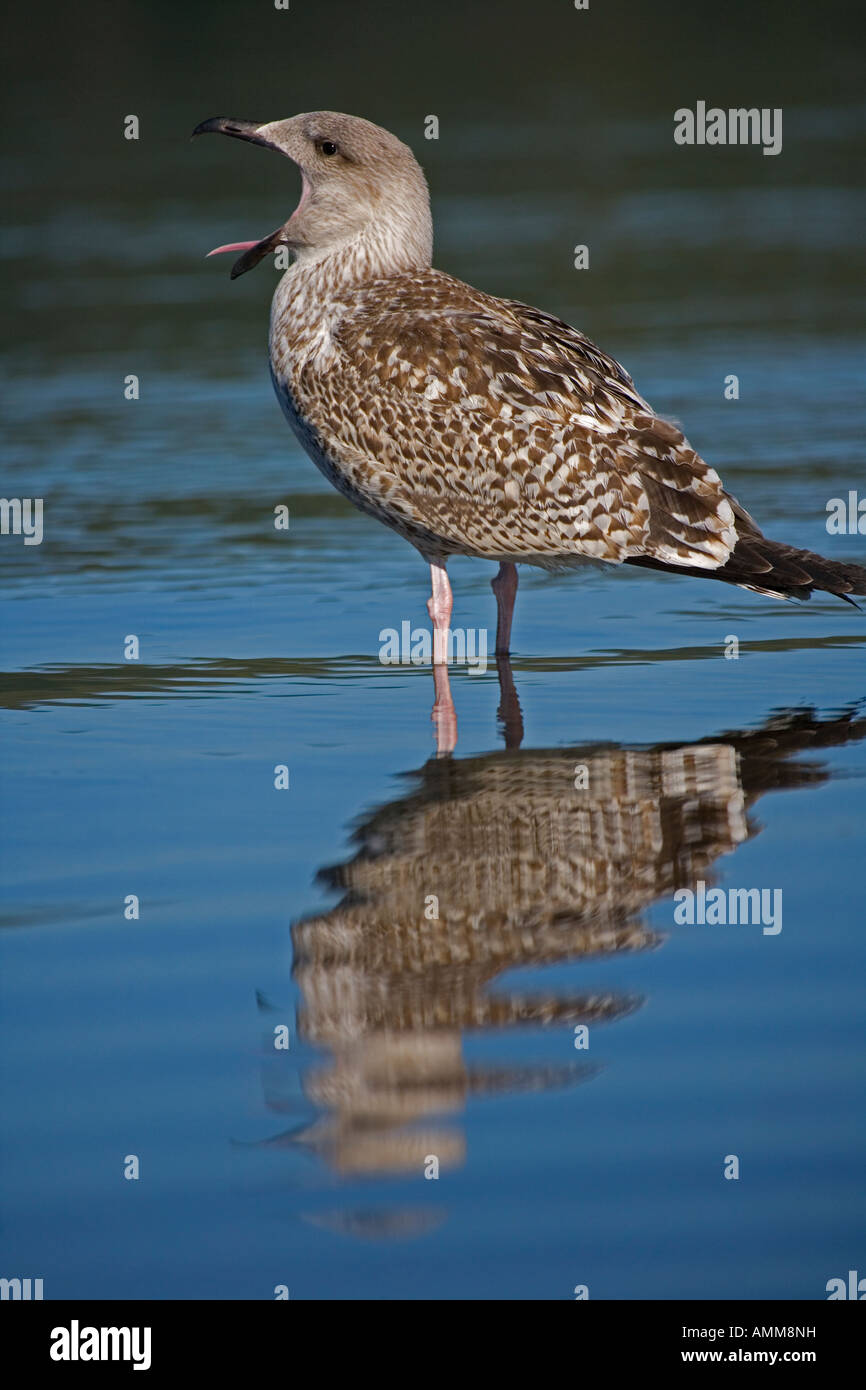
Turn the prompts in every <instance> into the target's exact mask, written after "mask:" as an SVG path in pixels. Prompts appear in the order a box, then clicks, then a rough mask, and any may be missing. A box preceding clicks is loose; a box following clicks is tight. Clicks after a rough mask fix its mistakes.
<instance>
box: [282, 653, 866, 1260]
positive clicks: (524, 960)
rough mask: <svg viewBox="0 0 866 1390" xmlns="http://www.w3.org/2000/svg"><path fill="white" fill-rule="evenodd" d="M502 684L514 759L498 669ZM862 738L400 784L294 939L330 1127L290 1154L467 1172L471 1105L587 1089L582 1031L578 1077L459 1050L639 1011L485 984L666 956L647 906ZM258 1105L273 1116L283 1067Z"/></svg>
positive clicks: (314, 1071)
mask: <svg viewBox="0 0 866 1390" xmlns="http://www.w3.org/2000/svg"><path fill="white" fill-rule="evenodd" d="M503 666H505V669H503ZM500 681H501V686H502V704H501V708H500V713H501V715H502V717H503V722H504V724H505V733H506V741H507V742H510V743H512V744H514V743H515V742H519V737H520V733H521V729H520V722H519V705H518V704H517V697H516V694H515V692H514V687H513V682H512V680H511V671H510V668H508V667H507V663H501V664H500ZM864 734H866V719H864V718H861V717H858V716H857V712H856V711H854V710H850V709H849V710H847V711H846V712H844V713H841V714H839V715H837V716H835V717H830V718H821V717H820V716H819V715H818V714H817V713H816V712H815V711H813V710H811V709H797V710H785V711H782V712H779V713H778V714H776V715H774V716H773V717H772V718H770V719H769V720H767V722H765V723H764V724H763V725H762V726H761V727H759V728H757V729H755V730H752V731H737V732H730V733H722V734H719V735H717V736H713V737H709V738H706V739H701V740H698V741H696V742H693V743H682V744H659V745H656V746H652V747H623V746H619V745H617V744H608V745H601V744H592V745H584V746H575V747H572V748H551V749H526V750H520V749H518V748H517V747H516V746H512V747H511V748H507V749H506V750H502V751H499V752H494V753H490V754H486V755H483V756H480V757H468V758H463V759H455V758H442V757H434V758H432V759H430V760H429V761H428V762H427V763H425V765H424V766H423V767H421V768H420V769H418V770H417V771H416V772H413V773H410V774H407V775H406V781H407V783H408V785H407V787H406V789H405V791H404V792H403V794H402V795H401V796H399V797H398V798H397V799H395V800H393V801H391V802H389V803H388V804H387V805H383V806H380V807H379V808H378V809H376V810H374V811H372V812H371V813H369V814H367V815H366V816H365V817H364V818H363V820H362V821H361V823H359V824H358V825H357V827H356V828H355V830H354V833H353V837H352V838H353V843H354V847H355V852H354V854H353V855H352V857H351V858H349V859H347V860H346V861H345V862H343V863H341V864H338V865H335V866H333V867H330V868H326V869H323V870H322V871H321V872H320V873H319V876H318V877H319V881H320V882H321V883H323V884H324V885H326V886H327V887H328V888H329V889H333V890H336V891H337V892H339V893H340V894H341V895H342V896H341V898H340V901H339V902H338V903H337V904H336V906H334V907H333V908H331V909H330V910H329V911H327V912H323V913H320V914H317V915H315V916H311V917H307V918H305V919H303V920H301V921H298V922H296V923H295V924H294V926H293V928H292V937H293V943H294V960H295V964H294V972H295V976H296V979H297V982H298V985H299V987H300V992H301V1000H302V1002H301V1005H300V1008H299V1017H298V1030H299V1033H300V1036H301V1037H302V1038H303V1039H304V1040H305V1042H307V1043H308V1044H311V1045H313V1046H314V1047H315V1048H316V1049H320V1050H321V1051H322V1052H323V1053H325V1054H327V1060H320V1061H317V1062H316V1063H315V1064H313V1065H310V1066H309V1067H308V1068H307V1069H306V1070H305V1074H304V1076H303V1078H302V1084H303V1089H304V1092H305V1095H306V1098H307V1101H308V1102H309V1103H311V1104H312V1105H313V1106H315V1107H316V1109H317V1111H318V1112H319V1113H318V1116H317V1117H316V1118H315V1119H313V1120H312V1121H311V1122H309V1123H304V1124H302V1126H301V1127H300V1128H296V1129H294V1130H292V1131H291V1132H290V1133H289V1134H286V1135H283V1136H280V1140H281V1141H282V1142H288V1143H291V1144H292V1145H300V1146H303V1147H304V1148H305V1149H306V1150H307V1151H308V1152H312V1153H314V1154H316V1155H317V1156H318V1157H319V1158H320V1159H321V1160H323V1161H324V1162H325V1163H326V1164H327V1165H328V1166H329V1167H330V1168H332V1169H333V1170H335V1171H337V1172H339V1173H340V1174H342V1175H344V1176H347V1175H353V1176H358V1175H374V1174H391V1175H393V1174H406V1175H409V1174H417V1175H419V1176H420V1175H421V1174H422V1172H423V1170H424V1164H425V1160H426V1159H427V1157H428V1155H436V1156H437V1157H438V1159H439V1163H440V1164H441V1166H442V1168H443V1169H447V1168H448V1167H449V1166H450V1167H454V1166H459V1165H460V1164H461V1163H462V1162H463V1160H464V1157H465V1140H464V1136H463V1132H462V1128H461V1127H460V1126H459V1125H458V1124H457V1123H455V1121H454V1117H455V1116H457V1115H458V1114H459V1113H460V1112H461V1111H463V1110H465V1108H466V1105H467V1102H468V1100H469V1098H470V1097H472V1098H474V1097H481V1096H486V1095H491V1094H495V1093H497V1092H503V1091H507V1092H515V1091H520V1090H538V1089H547V1088H550V1087H555V1086H569V1085H572V1084H574V1083H576V1082H578V1081H581V1080H583V1079H586V1078H587V1077H589V1076H591V1075H592V1068H590V1067H587V1066H586V1065H581V1064H580V1063H579V1062H578V1061H577V1058H578V1056H580V1055H581V1054H578V1053H576V1052H574V1050H573V1048H572V1047H571V1039H570V1036H568V1037H565V1036H564V1038H563V1057H564V1058H565V1057H570V1058H572V1059H574V1061H573V1062H571V1063H568V1062H564V1063H563V1064H562V1065H555V1066H545V1065H535V1064H531V1063H529V1064H519V1063H516V1064H515V1065H513V1066H510V1065H506V1066H503V1067H498V1068H497V1067H488V1066H477V1067H476V1066H472V1065H470V1064H469V1063H467V1061H466V1060H465V1058H464V1055H463V1042H464V1037H465V1035H467V1034H471V1033H473V1032H476V1033H477V1032H482V1031H489V1030H493V1029H501V1030H506V1029H516V1028H518V1027H528V1028H539V1027H542V1028H552V1027H553V1028H559V1029H561V1030H563V1033H564V1034H566V1033H567V1034H569V1035H570V1034H571V1031H572V1030H573V1028H574V1026H575V1025H578V1024H588V1025H590V1026H591V1027H592V1028H594V1027H595V1025H600V1024H607V1023H611V1022H613V1021H615V1020H616V1019H619V1018H622V1017H623V1016H624V1015H626V1014H629V1013H631V1012H632V1011H633V1010H634V1009H636V1008H637V1007H638V1006H639V1005H640V1003H641V1002H642V1000H641V999H640V998H638V997H635V996H632V995H626V994H624V993H619V992H617V991H606V990H604V989H599V988H594V989H586V990H585V991H578V992H572V991H567V990H552V989H545V988H544V987H543V984H542V985H540V986H536V987H533V988H524V987H522V986H521V987H516V986H515V987H511V988H505V989H502V988H500V989H494V988H492V986H493V984H494V982H495V981H496V979H497V977H498V976H500V975H501V974H502V973H503V972H505V971H508V970H515V969H518V968H520V969H525V968H526V967H530V966H535V967H540V966H545V965H552V964H554V963H563V962H574V961H577V960H580V959H590V958H595V959H598V958H600V957H601V958H607V957H613V956H614V955H617V954H619V953H621V952H628V951H645V950H648V949H649V948H651V947H654V946H658V945H659V944H660V943H661V941H662V940H663V938H662V937H660V936H659V935H658V934H657V933H655V932H653V931H651V930H649V929H648V928H647V926H646V925H645V924H644V922H643V921H642V915H643V914H644V913H645V911H646V909H648V908H649V907H650V906H651V905H652V904H653V903H654V902H656V901H657V900H659V899H664V898H667V897H671V896H672V895H673V893H674V892H675V891H676V890H677V889H679V888H682V887H689V886H694V884H695V882H696V880H698V879H703V880H704V881H705V882H706V883H707V884H708V885H709V884H711V883H712V882H713V872H712V869H713V865H714V864H715V862H716V860H718V859H719V858H720V857H721V856H722V855H725V854H730V853H731V852H732V851H733V850H735V849H736V848H737V847H738V846H739V845H741V844H743V843H744V842H745V841H747V840H749V839H750V838H752V837H753V836H754V835H755V834H756V833H757V832H758V830H759V828H760V827H759V825H758V823H757V822H756V820H755V819H754V818H753V816H752V815H751V812H752V808H753V807H754V804H755V802H756V801H757V800H758V798H759V797H760V796H762V795H763V794H764V793H765V792H767V791H780V790H785V789H793V788H801V787H806V786H809V785H814V784H818V783H821V782H823V781H825V780H826V779H827V777H828V776H829V773H828V772H827V770H826V767H825V766H824V765H822V764H821V763H820V762H819V761H816V760H814V759H811V760H805V761H804V760H802V759H801V758H800V756H799V755H801V754H804V753H808V752H809V751H810V750H811V751H814V750H820V749H822V748H830V747H833V746H834V745H839V744H843V743H846V742H848V741H852V740H857V739H860V738H862V737H863V736H864ZM455 865H457V866H458V868H457V870H456V871H455ZM290 1057H291V1054H286V1057H285V1063H286V1065H288V1066H289V1067H290V1066H291V1065H292V1061H291V1060H290ZM284 1079H287V1078H285V1077H284ZM268 1090H269V1091H270V1093H271V1095H270V1097H269V1098H270V1099H273V1098H274V1076H273V1073H272V1072H270V1073H269V1081H268ZM277 1090H279V1082H277ZM274 1108H276V1109H279V1108H280V1106H279V1104H278V1103H277V1104H275V1105H274ZM443 1117H446V1118H445V1119H443ZM447 1117H450V1122H449V1120H448V1118H447ZM265 1142H274V1141H273V1140H271V1141H265ZM346 1219H347V1220H348V1219H349V1218H348V1216H347V1218H346ZM390 1219H391V1220H392V1221H393V1220H394V1219H396V1218H394V1217H393V1215H392V1217H391V1218H390ZM359 1221H360V1222H361V1226H362V1228H366V1225H368V1224H369V1220H368V1218H367V1217H366V1216H364V1217H359V1216H358V1215H357V1214H356V1215H355V1218H354V1222H353V1224H350V1226H348V1227H347V1228H346V1229H347V1230H351V1231H353V1232H356V1230H357V1225H358V1222H359ZM410 1224H411V1223H410ZM374 1225H375V1222H374ZM368 1233H369V1232H368ZM389 1233H391V1234H393V1232H389Z"/></svg>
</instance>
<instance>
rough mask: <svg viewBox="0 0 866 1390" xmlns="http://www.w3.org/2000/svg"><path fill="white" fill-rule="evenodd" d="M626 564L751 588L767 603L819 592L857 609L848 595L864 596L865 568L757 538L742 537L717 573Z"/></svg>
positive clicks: (640, 561)
mask: <svg viewBox="0 0 866 1390" xmlns="http://www.w3.org/2000/svg"><path fill="white" fill-rule="evenodd" d="M626 563H627V564H631V565H640V566H642V567H643V568H644V569H657V570H666V571H667V572H668V573H669V574H690V575H694V576H695V577H696V578H701V579H721V580H723V581H724V582H725V583H726V584H739V585H740V587H741V588H743V589H752V590H754V592H755V593H758V594H767V595H769V596H770V597H771V598H799V599H807V598H810V597H811V595H812V592H813V590H815V589H818V590H821V591H822V592H824V593H828V594H834V595H835V596H836V597H837V598H841V599H845V601H846V602H847V603H851V604H852V605H853V607H855V608H859V606H860V605H859V604H857V603H854V601H853V599H850V598H848V595H849V594H866V569H864V567H863V566H862V565H855V564H851V563H849V562H847V561H840V560H827V559H825V558H824V556H823V555H816V554H815V553H814V551H811V550H798V549H797V547H796V546H794V545H783V544H782V543H781V542H780V541H771V540H768V539H767V537H766V536H762V535H760V533H756V534H747V535H745V536H744V537H743V539H742V540H741V541H739V542H738V543H737V545H736V546H735V547H734V549H733V551H732V552H731V554H730V556H729V557H728V560H727V563H726V564H724V565H720V566H719V568H718V569H716V570H708V569H698V568H692V567H691V566H686V565H670V564H667V563H665V562H664V561H662V560H654V559H652V557H651V556H648V555H646V556H644V555H641V556H639V557H636V558H635V559H632V560H629V561H627V562H626Z"/></svg>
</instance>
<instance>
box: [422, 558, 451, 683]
mask: <svg viewBox="0 0 866 1390" xmlns="http://www.w3.org/2000/svg"><path fill="white" fill-rule="evenodd" d="M430 580H431V583H432V586H433V594H432V597H431V598H429V599H428V600H427V612H428V613H429V614H430V617H431V618H432V619H433V665H434V666H440V665H443V664H447V661H448V631H449V628H450V626H451V610H452V608H453V607H454V595H453V594H452V593H451V585H450V584H449V583H448V574H447V572H446V570H445V566H444V565H431V566H430Z"/></svg>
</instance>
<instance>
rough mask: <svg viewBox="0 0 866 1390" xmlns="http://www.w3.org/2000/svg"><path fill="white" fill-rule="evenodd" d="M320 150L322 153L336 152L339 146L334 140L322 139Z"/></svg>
mask: <svg viewBox="0 0 866 1390" xmlns="http://www.w3.org/2000/svg"><path fill="white" fill-rule="evenodd" d="M319 152H320V154H336V153H337V146H336V145H335V144H334V142H333V140H320V141H319Z"/></svg>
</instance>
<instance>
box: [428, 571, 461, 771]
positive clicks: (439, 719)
mask: <svg viewBox="0 0 866 1390" xmlns="http://www.w3.org/2000/svg"><path fill="white" fill-rule="evenodd" d="M430 579H431V583H432V587H433V593H432V595H431V597H430V599H429V600H428V602H427V612H428V613H429V614H430V617H431V619H432V620H433V686H434V689H435V692H436V697H435V703H434V705H433V727H434V729H435V731H436V751H437V752H438V753H440V754H441V753H450V752H452V751H453V749H454V747H455V745H456V743H457V711H456V710H455V708H454V701H453V700H452V698H451V686H450V683H449V680H448V631H449V628H450V625H451V610H452V608H453V607H454V596H453V595H452V593H451V585H450V584H449V583H448V575H447V573H446V571H445V566H444V565H431V566H430Z"/></svg>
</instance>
